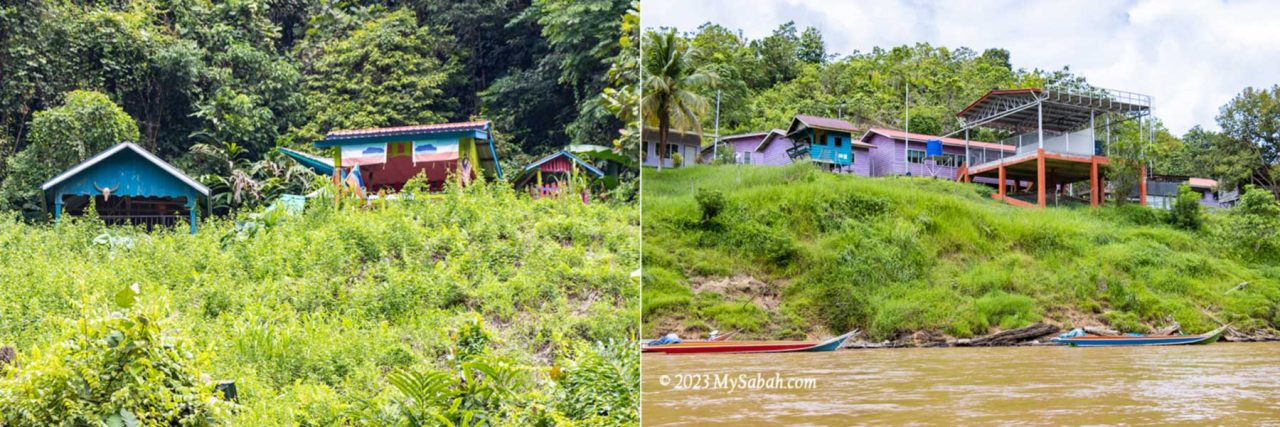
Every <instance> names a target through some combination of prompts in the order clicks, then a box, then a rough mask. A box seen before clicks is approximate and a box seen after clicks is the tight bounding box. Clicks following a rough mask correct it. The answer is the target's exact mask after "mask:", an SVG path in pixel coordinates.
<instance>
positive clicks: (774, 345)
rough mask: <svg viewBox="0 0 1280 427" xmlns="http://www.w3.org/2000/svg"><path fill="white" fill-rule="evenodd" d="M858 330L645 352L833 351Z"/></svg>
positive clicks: (689, 344)
mask: <svg viewBox="0 0 1280 427" xmlns="http://www.w3.org/2000/svg"><path fill="white" fill-rule="evenodd" d="M857 333H858V331H853V332H849V333H847V334H844V335H840V336H837V337H833V338H831V339H828V340H826V341H820V342H819V341H702V342H686V343H680V344H666V345H650V346H645V347H643V348H642V349H641V351H643V352H645V353H666V354H695V353H790V352H819V351H835V350H836V349H838V348H840V346H841V345H843V344H844V342H845V340H847V339H849V337H852V336H853V335H855V334H857Z"/></svg>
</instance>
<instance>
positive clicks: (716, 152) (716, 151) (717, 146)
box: [711, 89, 720, 162]
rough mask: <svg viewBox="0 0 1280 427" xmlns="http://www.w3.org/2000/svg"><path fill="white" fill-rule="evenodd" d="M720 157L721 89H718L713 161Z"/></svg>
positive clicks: (712, 149) (712, 148) (712, 145)
mask: <svg viewBox="0 0 1280 427" xmlns="http://www.w3.org/2000/svg"><path fill="white" fill-rule="evenodd" d="M719 158H720V89H716V139H715V140H714V141H712V143H711V161H712V162H714V161H716V159H719Z"/></svg>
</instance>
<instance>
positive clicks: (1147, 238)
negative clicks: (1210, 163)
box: [642, 164, 1280, 340]
mask: <svg viewBox="0 0 1280 427" xmlns="http://www.w3.org/2000/svg"><path fill="white" fill-rule="evenodd" d="M643 180H644V189H643V196H642V197H643V198H642V200H643V210H644V215H645V226H644V249H643V252H644V268H645V277H644V281H643V282H644V285H643V286H644V291H643V292H644V301H643V307H642V314H643V319H644V325H643V331H644V333H645V335H646V336H654V335H656V334H658V333H661V332H665V331H666V330H677V331H682V332H685V333H688V334H698V333H701V332H705V331H707V330H710V329H719V330H721V331H727V330H732V329H741V330H743V331H745V334H746V336H755V337H774V338H796V337H801V336H805V335H825V334H829V333H836V332H843V331H845V330H849V329H853V328H861V329H863V330H864V331H866V333H867V336H868V337H870V338H872V339H877V340H879V339H891V338H895V337H901V336H903V335H905V334H908V333H912V332H915V331H920V330H928V331H939V332H944V333H946V334H949V335H952V336H955V337H970V336H975V335H983V334H986V333H988V332H990V331H992V330H995V329H1007V328H1014V327H1020V326H1025V325H1027V324H1030V323H1032V322H1036V321H1041V320H1046V319H1047V320H1049V321H1052V322H1059V323H1062V324H1065V325H1081V324H1085V323H1090V324H1099V323H1100V324H1106V325H1110V326H1111V327H1113V328H1116V329H1120V330H1123V331H1134V332H1144V331H1147V330H1149V329H1150V328H1152V327H1153V326H1155V327H1159V326H1164V325H1166V324H1168V323H1170V322H1172V321H1177V322H1179V323H1180V324H1181V325H1182V327H1183V330H1184V331H1187V332H1203V331H1207V330H1210V329H1212V328H1214V327H1215V326H1216V323H1215V320H1214V319H1215V318H1216V319H1217V320H1221V321H1223V322H1232V323H1233V324H1234V326H1235V327H1237V328H1240V329H1242V330H1245V331H1250V330H1259V329H1276V328H1278V327H1280V310H1278V309H1277V304H1278V303H1280V268H1276V267H1274V265H1277V264H1276V262H1277V261H1280V234H1277V230H1280V206H1278V205H1277V204H1276V200H1275V198H1274V197H1273V196H1272V195H1271V194H1270V192H1269V191H1264V190H1257V189H1252V188H1251V189H1250V191H1248V192H1247V193H1246V194H1245V196H1244V197H1243V199H1242V201H1241V204H1240V206H1238V207H1236V208H1233V209H1227V210H1220V211H1215V212H1203V211H1201V210H1199V209H1197V208H1193V207H1187V206H1183V204H1180V207H1179V209H1178V210H1176V211H1175V213H1174V214H1169V213H1166V212H1158V211H1155V210H1152V209H1147V208H1143V207H1140V206H1137V205H1133V204H1128V205H1121V206H1116V205H1115V204H1114V203H1111V204H1110V205H1108V206H1105V207H1103V208H1100V209H1097V210H1092V209H1090V208H1088V207H1082V208H1065V207H1064V208H1049V209H1044V210H1033V209H1024V208H1018V207H1013V206H1008V205H1005V204H1001V203H999V202H996V201H993V200H991V199H990V197H989V194H990V191H991V190H989V189H988V188H987V187H983V186H980V185H977V184H961V183H955V182H951V181H947V180H935V179H928V178H909V177H887V178H865V177H857V176H848V175H837V174H830V173H824V172H820V171H818V170H817V169H816V168H814V167H812V166H811V165H808V164H796V165H791V166H786V167H751V166H698V167H692V168H684V169H675V170H668V171H652V170H646V171H645V172H644V176H643ZM1109 203H1110V202H1109ZM1243 282H1248V284H1247V285H1246V286H1244V287H1242V288H1239V289H1234V288H1236V287H1237V285H1239V284H1241V283H1243Z"/></svg>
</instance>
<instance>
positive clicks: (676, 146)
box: [640, 127, 702, 168]
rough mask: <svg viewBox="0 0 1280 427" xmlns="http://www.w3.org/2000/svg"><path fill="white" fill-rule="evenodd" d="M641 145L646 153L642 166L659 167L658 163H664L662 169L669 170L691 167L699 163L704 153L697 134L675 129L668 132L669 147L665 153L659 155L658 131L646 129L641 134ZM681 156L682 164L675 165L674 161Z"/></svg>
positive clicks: (643, 155)
mask: <svg viewBox="0 0 1280 427" xmlns="http://www.w3.org/2000/svg"><path fill="white" fill-rule="evenodd" d="M640 139H641V145H642V146H643V148H644V152H643V153H641V163H640V164H641V165H642V166H647V167H658V162H659V161H661V162H662V167H665V168H669V167H672V166H690V165H693V164H695V163H697V161H698V155H699V153H700V152H701V151H702V137H701V136H699V135H698V134H696V133H691V132H680V131H677V130H675V129H670V130H668V131H667V146H666V150H665V152H663V153H662V154H661V155H659V154H658V149H659V147H658V145H659V144H658V142H659V138H658V130H657V129H654V128H649V127H646V128H644V131H643V132H640ZM677 154H679V158H680V164H679V165H675V164H674V160H675V159H676V157H677V156H676V155H677Z"/></svg>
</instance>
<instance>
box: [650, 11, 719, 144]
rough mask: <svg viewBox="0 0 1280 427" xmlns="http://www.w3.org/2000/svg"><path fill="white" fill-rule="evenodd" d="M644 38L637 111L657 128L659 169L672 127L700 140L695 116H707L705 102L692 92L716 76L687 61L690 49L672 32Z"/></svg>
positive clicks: (700, 96) (653, 33)
mask: <svg viewBox="0 0 1280 427" xmlns="http://www.w3.org/2000/svg"><path fill="white" fill-rule="evenodd" d="M645 36H646V37H645V46H644V49H643V52H644V61H643V62H644V64H643V76H642V86H641V87H642V90H643V91H644V94H643V95H642V97H641V99H640V106H641V107H640V108H641V109H642V110H643V112H644V122H645V125H646V126H647V125H649V124H656V125H657V126H658V169H662V153H665V152H666V150H667V134H668V133H669V131H670V130H671V127H672V126H675V128H676V129H677V130H680V131H685V132H688V131H693V132H697V134H698V137H699V138H701V137H702V125H700V124H699V123H698V116H700V115H702V114H704V113H706V111H707V99H706V98H705V97H703V96H702V95H700V94H697V93H695V92H693V89H694V88H697V87H700V86H704V85H707V84H709V83H711V82H712V81H713V80H714V79H715V76H714V75H712V74H709V73H705V72H703V71H702V70H700V69H698V68H697V67H695V66H694V64H693V62H692V61H691V60H690V58H691V57H692V50H693V48H692V47H690V46H688V45H687V43H684V41H683V39H681V38H679V37H676V31H675V30H674V29H672V30H669V31H666V32H657V31H651V32H649V33H648V34H646V35H645Z"/></svg>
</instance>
